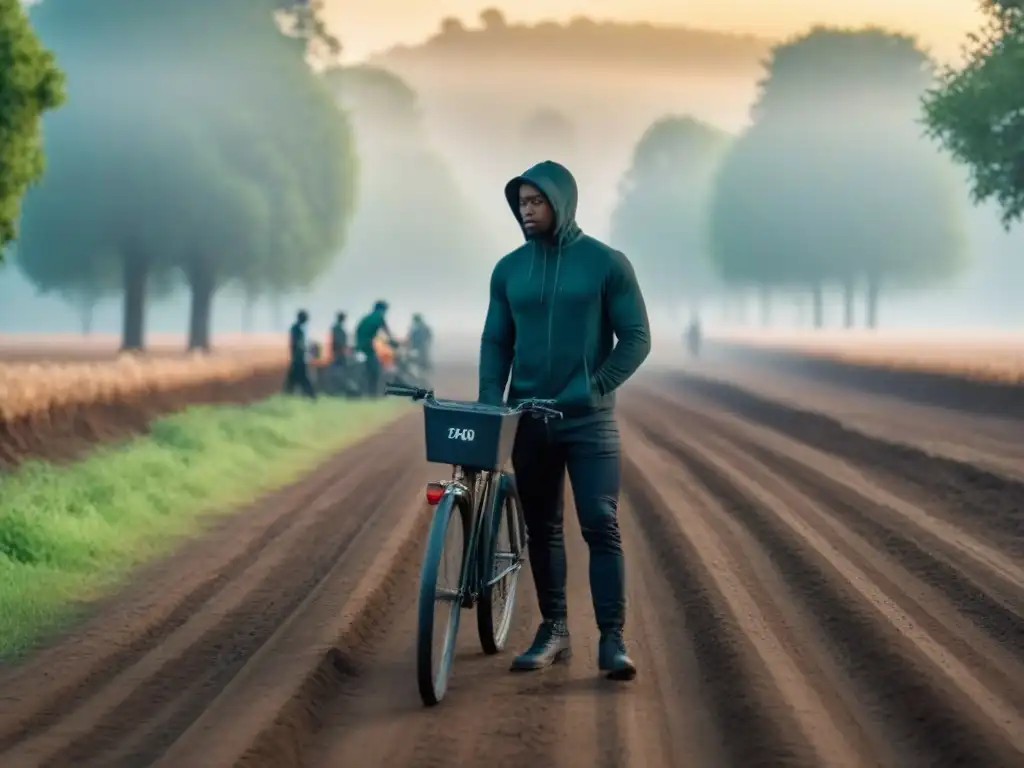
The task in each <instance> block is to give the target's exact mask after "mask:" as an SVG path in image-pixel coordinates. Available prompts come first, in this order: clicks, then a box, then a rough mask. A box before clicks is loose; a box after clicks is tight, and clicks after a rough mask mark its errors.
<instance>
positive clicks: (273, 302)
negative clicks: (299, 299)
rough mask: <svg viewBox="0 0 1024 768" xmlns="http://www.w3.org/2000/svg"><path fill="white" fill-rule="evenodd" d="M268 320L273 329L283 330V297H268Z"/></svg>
mask: <svg viewBox="0 0 1024 768" xmlns="http://www.w3.org/2000/svg"><path fill="white" fill-rule="evenodd" d="M270 321H271V322H272V323H273V324H274V330H275V331H281V330H284V299H282V298H281V297H280V296H272V297H271V299H270Z"/></svg>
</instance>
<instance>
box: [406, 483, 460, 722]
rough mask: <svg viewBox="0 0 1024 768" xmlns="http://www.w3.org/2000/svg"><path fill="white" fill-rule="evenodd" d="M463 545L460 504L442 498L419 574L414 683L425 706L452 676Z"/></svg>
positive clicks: (437, 696) (433, 701) (436, 698)
mask: <svg viewBox="0 0 1024 768" xmlns="http://www.w3.org/2000/svg"><path fill="white" fill-rule="evenodd" d="M468 541H469V529H468V526H467V525H466V517H465V514H464V512H463V508H462V505H460V504H459V503H458V502H457V501H456V500H455V498H454V497H453V496H451V495H445V496H444V497H443V498H442V499H441V501H440V503H438V505H437V507H435V509H434V520H433V522H432V523H431V525H430V535H429V536H428V537H427V548H426V551H425V552H424V555H423V569H422V570H421V572H420V595H419V608H418V618H419V622H418V627H417V636H416V681H417V684H418V685H419V689H420V698H422V699H423V703H424V704H426V705H427V706H428V707H429V706H433V705H435V704H437V703H439V702H440V701H441V699H443V698H444V694H445V691H446V690H447V688H448V678H449V677H450V676H451V670H452V663H453V661H454V657H455V639H456V637H457V636H458V633H459V616H460V614H461V610H462V593H463V589H464V585H465V560H466V549H467V547H466V545H467V543H468Z"/></svg>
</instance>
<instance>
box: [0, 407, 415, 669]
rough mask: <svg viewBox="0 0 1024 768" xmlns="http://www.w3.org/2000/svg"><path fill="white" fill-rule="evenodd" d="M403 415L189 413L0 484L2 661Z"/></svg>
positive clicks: (36, 465) (285, 410) (378, 411)
mask: <svg viewBox="0 0 1024 768" xmlns="http://www.w3.org/2000/svg"><path fill="white" fill-rule="evenodd" d="M407 409H408V406H407V405H406V404H404V403H399V402H396V401H394V400H390V399H389V400H380V401H376V402H359V401H344V400H338V399H332V398H321V399H319V400H318V401H317V402H310V401H308V400H302V399H299V398H286V397H283V396H279V397H275V398H272V399H270V400H266V401H264V402H262V403H258V404H256V405H248V406H201V407H195V408H190V409H188V410H186V411H184V412H182V413H179V414H176V415H174V416H170V417H168V418H164V419H160V420H159V421H157V422H155V423H154V425H153V427H152V430H151V432H150V434H148V435H146V436H145V437H141V438H138V439H136V440H132V441H129V442H127V443H124V444H122V445H118V446H114V447H107V448H100V449H97V450H96V451H95V452H94V453H92V454H90V455H89V456H88V457H86V458H85V459H84V460H82V461H80V462H77V463H74V464H71V465H65V466H56V465H51V464H46V463H43V462H33V463H29V464H26V465H24V466H22V467H21V468H19V469H18V470H17V471H16V472H14V473H12V474H10V475H7V476H3V477H0V659H11V658H14V657H17V656H19V655H21V654H22V653H24V652H25V651H26V650H27V649H28V648H30V647H31V646H32V645H33V644H35V643H36V642H37V641H38V640H39V639H40V638H41V637H42V636H44V635H45V634H47V633H50V632H53V631H54V630H56V629H58V628H60V627H63V626H65V625H67V623H68V622H70V621H72V620H73V619H74V618H75V616H76V614H77V613H78V611H79V610H80V609H81V608H82V607H83V606H84V605H85V604H87V602H88V601H90V600H94V599H95V598H97V597H99V596H101V595H103V594H106V593H108V592H109V591H111V590H112V589H115V588H116V587H117V586H119V585H120V584H121V583H123V581H124V579H125V577H126V576H127V575H128V574H129V572H130V571H131V569H132V568H133V567H135V566H137V565H139V564H141V563H144V562H146V561H148V560H151V559H153V558H154V557H155V556H158V555H161V554H164V553H167V552H168V551H170V550H171V549H172V548H173V547H174V546H175V545H176V544H177V543H179V542H180V541H181V539H182V537H185V536H189V535H194V534H196V533H198V532H199V531H201V529H202V528H203V526H204V524H205V523H206V521H208V520H209V519H210V518H211V516H213V515H222V514H225V513H228V512H230V511H232V510H233V509H234V508H236V507H237V506H238V505H240V504H244V503H246V502H249V501H252V500H254V499H256V498H258V497H259V496H261V495H262V494H264V493H266V492H268V491H270V490H273V489H275V488H279V487H281V486H283V485H286V484H288V483H289V482H292V481H294V480H296V479H298V478H299V477H301V476H302V475H303V474H305V473H307V472H308V471H310V470H311V469H313V468H314V467H315V466H316V465H317V464H318V463H320V462H321V461H322V460H323V459H324V458H325V457H326V456H327V455H329V454H331V453H332V452H334V451H337V450H338V449H340V448H342V447H344V446H345V445H347V444H350V443H353V442H356V441H358V440H359V439H361V438H363V437H365V436H367V435H369V434H371V433H373V432H375V431H377V430H378V429H379V428H380V427H381V426H383V425H384V424H385V423H387V422H389V421H391V420H393V419H394V418H396V417H397V416H399V415H400V414H402V413H405V412H406V411H407Z"/></svg>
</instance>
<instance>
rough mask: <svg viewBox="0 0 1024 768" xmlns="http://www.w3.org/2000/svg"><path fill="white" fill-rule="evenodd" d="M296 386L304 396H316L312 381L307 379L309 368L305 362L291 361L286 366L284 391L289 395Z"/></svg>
mask: <svg viewBox="0 0 1024 768" xmlns="http://www.w3.org/2000/svg"><path fill="white" fill-rule="evenodd" d="M296 387H298V388H299V389H301V390H302V394H304V395H305V396H306V397H312V398H316V390H315V389H313V382H312V381H310V380H309V369H308V368H307V367H306V364H305V363H292V364H291V365H289V366H288V374H287V376H285V379H284V391H285V394H286V395H290V394H291V393H292V392H294V391H295V388H296Z"/></svg>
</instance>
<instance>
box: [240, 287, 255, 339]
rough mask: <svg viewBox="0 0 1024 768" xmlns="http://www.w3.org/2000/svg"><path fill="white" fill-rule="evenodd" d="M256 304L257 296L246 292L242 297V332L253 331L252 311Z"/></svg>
mask: <svg viewBox="0 0 1024 768" xmlns="http://www.w3.org/2000/svg"><path fill="white" fill-rule="evenodd" d="M255 304H256V297H255V296H253V295H252V294H250V293H246V294H245V296H243V297H242V332H243V333H252V313H253V309H254V307H255Z"/></svg>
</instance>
